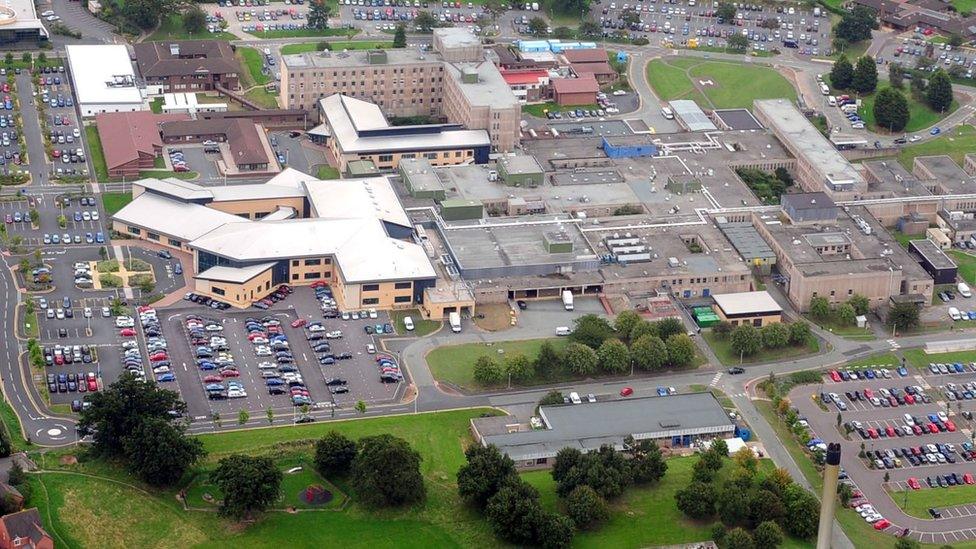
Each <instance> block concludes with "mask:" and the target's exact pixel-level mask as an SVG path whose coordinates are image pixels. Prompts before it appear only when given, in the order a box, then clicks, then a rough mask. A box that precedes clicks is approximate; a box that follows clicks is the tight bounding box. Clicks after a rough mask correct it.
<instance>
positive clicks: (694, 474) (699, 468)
mask: <svg viewBox="0 0 976 549" xmlns="http://www.w3.org/2000/svg"><path fill="white" fill-rule="evenodd" d="M714 479H715V470H714V469H712V468H710V467H709V466H708V462H707V461H705V460H704V459H699V460H698V461H696V462H695V464H694V465H693V466H692V468H691V480H693V481H695V482H706V483H708V482H712V480H714Z"/></svg>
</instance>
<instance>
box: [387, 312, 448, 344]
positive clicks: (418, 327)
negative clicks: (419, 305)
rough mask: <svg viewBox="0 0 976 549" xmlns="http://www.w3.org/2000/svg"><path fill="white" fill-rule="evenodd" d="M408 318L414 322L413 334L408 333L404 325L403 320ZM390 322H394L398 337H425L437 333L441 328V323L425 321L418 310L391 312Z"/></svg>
mask: <svg viewBox="0 0 976 549" xmlns="http://www.w3.org/2000/svg"><path fill="white" fill-rule="evenodd" d="M408 316H409V317H410V321H411V322H413V331H412V332H411V331H408V330H407V327H406V326H404V325H403V319H404V318H405V317H408ZM390 320H392V321H393V326H394V327H395V328H396V333H397V335H401V336H414V337H424V336H426V335H430V334H432V333H434V332H436V331H437V330H438V329H439V328H440V327H441V323H440V322H437V321H436V320H424V319H423V318H422V317H421V316H420V311H418V310H417V309H409V310H406V311H390Z"/></svg>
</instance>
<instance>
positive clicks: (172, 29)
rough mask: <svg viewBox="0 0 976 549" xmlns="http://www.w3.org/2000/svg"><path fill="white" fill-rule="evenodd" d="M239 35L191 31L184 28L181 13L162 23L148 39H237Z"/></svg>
mask: <svg viewBox="0 0 976 549" xmlns="http://www.w3.org/2000/svg"><path fill="white" fill-rule="evenodd" d="M237 38H238V37H237V36H234V35H233V34H231V33H229V32H223V31H221V32H210V31H208V30H204V31H203V32H194V33H189V32H186V31H185V30H183V21H182V19H181V18H180V16H179V15H174V16H172V17H170V18H169V19H166V20H165V21H163V22H162V23H160V25H159V28H158V29H156V31H155V32H154V33H152V34H151V35H149V38H147V39H146V40H148V41H165V40H237Z"/></svg>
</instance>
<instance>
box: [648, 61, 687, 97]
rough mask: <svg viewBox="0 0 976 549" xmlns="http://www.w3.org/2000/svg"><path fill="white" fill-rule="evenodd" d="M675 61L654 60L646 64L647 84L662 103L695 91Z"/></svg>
mask: <svg viewBox="0 0 976 549" xmlns="http://www.w3.org/2000/svg"><path fill="white" fill-rule="evenodd" d="M677 61H678V59H673V60H670V61H664V60H663V59H655V60H653V61H651V62H650V63H648V64H647V82H648V83H649V84H650V85H651V88H653V89H654V94H655V95H657V97H658V99H660V100H662V101H671V100H672V99H678V98H680V97H682V96H684V95H687V94H689V93H691V92H692V91H694V89H695V87H694V86H693V85H692V84H691V80H688V77H687V76H686V75H685V71H684V69H683V68H682V67H680V66H678V63H677ZM686 61H687V60H686Z"/></svg>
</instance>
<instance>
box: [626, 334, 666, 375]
mask: <svg viewBox="0 0 976 549" xmlns="http://www.w3.org/2000/svg"><path fill="white" fill-rule="evenodd" d="M630 354H631V358H632V359H633V361H634V364H636V365H637V367H638V368H640V369H642V370H646V371H653V370H660V369H661V368H663V367H664V365H665V364H667V363H668V348H667V347H666V346H665V345H664V342H663V341H661V338H659V337H657V336H654V335H645V336H641V337H640V338H638V339H637V340H636V341H634V342H633V343H632V344H631V346H630Z"/></svg>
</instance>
